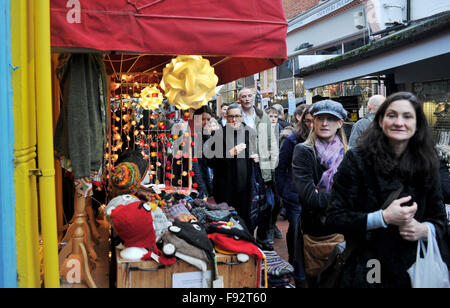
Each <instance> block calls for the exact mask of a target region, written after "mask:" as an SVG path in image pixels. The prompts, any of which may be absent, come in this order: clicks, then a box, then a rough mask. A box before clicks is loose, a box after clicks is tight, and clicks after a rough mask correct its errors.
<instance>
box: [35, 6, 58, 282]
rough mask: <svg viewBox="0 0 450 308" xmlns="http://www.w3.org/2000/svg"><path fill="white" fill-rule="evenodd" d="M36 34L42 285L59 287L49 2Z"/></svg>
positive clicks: (40, 9) (41, 13)
mask: <svg viewBox="0 0 450 308" xmlns="http://www.w3.org/2000/svg"><path fill="white" fill-rule="evenodd" d="M35 10H36V11H35V17H36V24H35V27H36V28H35V30H36V31H35V33H36V76H35V78H36V106H37V139H38V147H37V148H38V163H39V169H40V170H41V172H42V175H41V176H40V177H39V201H40V212H41V234H42V241H43V248H44V249H43V251H44V284H45V287H46V288H59V287H60V284H59V263H58V232H57V219H56V191H55V169H54V168H55V167H54V161H53V125H52V116H51V115H52V87H51V80H52V79H51V52H50V2H49V0H40V1H37V2H36V4H35Z"/></svg>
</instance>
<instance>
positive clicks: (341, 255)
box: [317, 184, 403, 289]
mask: <svg viewBox="0 0 450 308" xmlns="http://www.w3.org/2000/svg"><path fill="white" fill-rule="evenodd" d="M402 191H403V185H402V184H400V188H399V189H397V190H396V191H393V192H392V193H390V195H389V196H388V198H387V199H386V201H385V202H384V204H383V206H382V207H381V209H382V210H384V209H386V208H387V207H388V206H389V205H390V204H391V203H392V201H394V200H396V199H397V198H398V197H399V196H400V194H401V192H402ZM358 244H359V241H358V240H354V241H350V242H347V243H346V247H345V249H344V250H343V251H342V250H341V247H339V246H336V247H335V248H334V250H333V252H332V253H331V255H330V256H329V257H328V261H327V263H326V264H325V266H324V267H323V268H322V270H321V271H320V273H319V276H318V278H317V283H318V287H319V288H323V289H330V288H337V287H338V286H339V281H340V279H341V275H342V272H343V270H344V267H345V263H346V262H347V260H348V259H349V258H350V256H351V255H352V253H353V252H354V251H355V249H356V248H357V247H358Z"/></svg>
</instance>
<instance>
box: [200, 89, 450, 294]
mask: <svg viewBox="0 0 450 308" xmlns="http://www.w3.org/2000/svg"><path fill="white" fill-rule="evenodd" d="M221 107H222V108H221V116H220V118H218V119H217V121H215V123H214V125H212V126H213V128H211V125H209V124H208V122H209V121H211V120H210V118H211V117H210V115H211V112H210V110H208V109H203V110H200V111H197V114H198V115H201V116H202V119H203V118H205V119H206V121H205V122H204V123H202V126H203V128H204V131H207V133H206V134H205V135H204V136H203V138H204V140H205V146H206V147H209V148H210V150H212V152H214V153H216V154H217V153H218V152H220V151H217V150H218V149H219V148H221V149H223V151H222V153H223V155H221V156H220V155H219V156H217V155H215V156H214V157H212V158H211V157H210V158H208V159H205V160H203V159H199V160H197V161H196V163H195V168H196V174H197V170H198V174H199V176H203V180H200V182H202V185H201V186H202V187H204V188H203V191H204V192H205V195H209V196H213V197H214V199H215V201H216V202H218V203H220V202H227V203H228V204H229V205H230V206H233V207H234V208H236V209H237V211H238V214H239V215H240V216H241V217H242V218H243V219H244V221H245V222H246V223H247V224H248V225H249V226H250V225H251V224H252V222H251V218H250V216H249V215H250V211H249V206H250V204H251V202H252V200H251V198H252V194H251V187H252V183H251V181H252V174H253V171H254V170H256V169H255V168H257V170H258V171H259V172H260V173H261V175H262V179H263V182H264V188H265V190H266V202H268V203H270V204H269V209H270V211H271V212H269V214H268V213H267V212H266V213H264V214H262V215H263V216H264V218H263V219H262V220H260V223H259V224H258V226H255V228H250V230H251V231H252V233H253V232H256V235H255V237H256V239H257V243H259V244H260V245H261V246H262V248H264V249H272V247H271V245H272V244H273V237H274V236H276V237H282V234H281V235H280V234H278V233H280V232H279V230H278V229H277V228H276V221H277V217H278V215H279V213H280V210H281V209H283V210H284V211H285V214H284V215H285V216H286V218H287V220H288V222H289V227H288V231H287V234H286V243H287V247H288V254H289V263H291V264H292V265H293V266H294V269H295V272H294V278H295V280H296V283H297V286H301V287H303V286H309V287H315V286H317V277H318V275H319V273H320V270H321V268H322V267H323V266H324V264H325V262H326V260H327V258H328V255H330V252H331V251H330V250H329V249H332V250H333V247H335V246H336V245H337V244H339V243H341V242H343V241H344V240H345V242H344V243H343V244H345V245H346V246H347V247H348V246H352V247H356V249H354V250H353V251H352V255H351V257H350V258H349V259H348V262H346V263H345V266H344V271H343V273H342V275H341V276H340V279H339V286H341V287H410V286H411V282H410V278H409V276H408V273H407V270H408V269H409V268H410V267H411V266H412V264H413V263H414V262H415V257H416V249H417V241H418V240H420V239H426V238H427V236H428V232H431V234H432V235H433V236H434V237H436V238H437V240H438V243H439V247H440V248H441V255H442V258H443V259H444V261H445V262H447V261H448V225H447V224H448V222H447V217H446V212H445V206H444V197H445V198H448V190H449V187H448V186H449V185H448V183H449V168H448V159H447V161H445V160H444V159H441V162H440V161H439V159H438V155H437V152H436V149H435V147H434V145H433V143H432V137H431V136H430V131H429V127H428V124H427V120H426V117H425V114H424V112H423V108H422V105H421V102H419V101H418V99H417V98H416V97H415V96H414V95H412V94H411V93H407V92H399V93H395V94H393V95H391V96H389V97H387V98H385V97H383V96H381V95H374V96H373V97H371V99H370V100H369V102H368V110H369V113H368V115H366V116H365V117H364V118H363V119H361V120H360V121H358V122H357V123H356V124H355V125H354V127H353V129H352V132H351V136H350V143H349V144H347V138H346V134H345V132H344V129H343V125H344V121H345V120H346V118H347V111H346V110H345V109H344V107H343V106H342V104H340V103H339V102H336V101H333V100H322V101H319V102H316V103H314V104H312V105H300V106H298V107H297V108H296V110H295V112H294V117H293V118H294V121H293V123H292V124H291V123H288V122H286V121H284V119H283V113H282V112H283V108H282V107H281V109H279V107H280V106H276V105H274V106H272V107H270V108H268V109H267V110H265V111H263V110H260V109H258V108H257V107H256V106H255V104H254V93H253V91H252V90H251V89H247V88H244V89H242V90H241V91H240V92H239V100H238V102H237V103H233V104H231V105H229V104H223V105H222V106H221ZM205 113H206V114H205ZM208 113H209V116H208V115H207V114H208ZM205 128H206V129H205ZM441 158H442V157H441ZM439 167H441V168H440V169H439ZM203 183H204V184H205V185H203ZM399 188H402V189H399ZM396 190H398V191H401V192H400V193H399V196H398V197H397V198H396V199H395V200H394V201H392V202H391V203H390V204H389V205H388V206H387V207H386V208H385V209H381V206H382V205H383V203H384V202H385V201H386V199H387V198H388V196H389V195H391V194H392V192H393V191H396ZM443 191H444V194H443ZM445 194H447V195H445ZM271 196H272V198H271ZM445 202H446V203H448V199H447V200H446V201H445ZM255 229H256V230H255ZM314 245H316V247H319V246H320V247H322V248H321V250H320V253H321V254H322V255H321V256H319V254H320V253H319V254H318V253H317V251H314V249H316V248H314ZM317 245H318V246H317ZM321 245H322V246H321ZM323 247H331V248H327V249H328V250H327V249H325V248H323ZM319 259H321V260H319ZM373 259H375V260H378V261H379V262H380V263H381V276H382V281H381V282H380V283H378V284H372V283H371V282H369V281H368V280H367V273H368V271H369V270H370V267H367V266H366V265H367V262H368V261H369V260H373Z"/></svg>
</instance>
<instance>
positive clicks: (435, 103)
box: [296, 12, 450, 138]
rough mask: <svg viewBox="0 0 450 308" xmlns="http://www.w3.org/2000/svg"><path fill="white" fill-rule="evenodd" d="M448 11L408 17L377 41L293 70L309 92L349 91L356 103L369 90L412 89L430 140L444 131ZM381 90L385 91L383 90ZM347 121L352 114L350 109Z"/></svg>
mask: <svg viewBox="0 0 450 308" xmlns="http://www.w3.org/2000/svg"><path fill="white" fill-rule="evenodd" d="M449 19H450V15H449V13H448V12H444V13H440V14H437V15H434V16H430V17H427V18H424V19H421V20H417V21H413V22H411V23H410V25H409V26H408V27H405V28H404V29H402V30H400V31H397V32H395V33H393V34H391V35H387V36H386V37H383V38H382V39H379V40H377V41H373V42H372V43H370V44H368V45H366V46H363V47H361V48H358V49H356V50H353V51H351V52H348V53H345V54H343V55H339V56H336V57H334V58H332V59H329V60H326V61H323V62H320V63H317V64H314V65H311V66H308V67H305V68H303V69H301V70H298V71H297V72H296V77H301V78H303V80H304V85H305V88H306V89H308V90H309V91H311V92H312V93H314V94H319V95H322V96H327V97H333V95H336V96H337V95H338V94H343V93H346V94H347V95H348V94H353V95H354V94H355V93H356V95H357V96H358V97H359V105H358V106H359V107H361V103H362V102H363V101H365V100H366V99H367V98H368V97H369V96H371V95H373V94H383V95H390V94H392V93H394V92H397V91H410V92H412V93H415V94H416V95H417V96H418V97H419V98H420V99H421V100H422V102H423V103H424V109H425V112H426V114H427V117H428V120H429V123H430V126H432V128H433V131H434V135H435V137H436V138H438V137H439V135H444V136H445V135H446V133H445V131H447V130H448V128H449V125H450V124H449V122H448V116H447V114H448V93H449V88H448V81H449V79H450V75H449V72H448V70H447V69H446V67H448V64H450V56H449V52H450V43H449V42H450V40H449V38H450V32H449V31H448V24H449V22H450V20H449ZM384 90H385V92H384ZM351 114H352V120H355V119H357V118H358V117H359V116H360V115H358V117H357V116H356V115H355V114H354V112H353V111H351Z"/></svg>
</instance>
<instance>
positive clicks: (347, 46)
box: [344, 36, 369, 53]
mask: <svg viewBox="0 0 450 308" xmlns="http://www.w3.org/2000/svg"><path fill="white" fill-rule="evenodd" d="M368 42H369V37H367V36H364V37H360V38H358V39H356V40H353V41H349V42H345V43H344V53H345V52H349V51H351V50H354V49H356V48H359V47H362V46H364V45H366V44H367V43H368Z"/></svg>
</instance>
